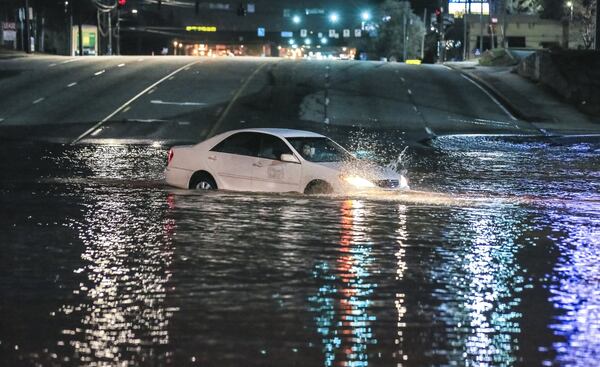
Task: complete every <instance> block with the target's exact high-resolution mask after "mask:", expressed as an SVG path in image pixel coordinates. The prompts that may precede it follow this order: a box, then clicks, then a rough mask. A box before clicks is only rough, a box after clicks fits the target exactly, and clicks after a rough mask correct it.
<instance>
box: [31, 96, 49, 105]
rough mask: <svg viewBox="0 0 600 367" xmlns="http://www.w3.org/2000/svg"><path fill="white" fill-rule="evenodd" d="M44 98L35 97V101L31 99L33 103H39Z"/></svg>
mask: <svg viewBox="0 0 600 367" xmlns="http://www.w3.org/2000/svg"><path fill="white" fill-rule="evenodd" d="M44 99H46V98H45V97H42V98H38V99H36V100H35V101H33V104H38V103H40V102H41V101H43V100H44Z"/></svg>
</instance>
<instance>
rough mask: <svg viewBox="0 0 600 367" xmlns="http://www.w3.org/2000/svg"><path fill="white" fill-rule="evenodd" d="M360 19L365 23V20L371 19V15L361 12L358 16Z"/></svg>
mask: <svg viewBox="0 0 600 367" xmlns="http://www.w3.org/2000/svg"><path fill="white" fill-rule="evenodd" d="M360 17H361V19H362V20H363V21H365V22H366V21H367V20H369V19H371V13H369V12H368V11H363V12H362V13H361V14H360Z"/></svg>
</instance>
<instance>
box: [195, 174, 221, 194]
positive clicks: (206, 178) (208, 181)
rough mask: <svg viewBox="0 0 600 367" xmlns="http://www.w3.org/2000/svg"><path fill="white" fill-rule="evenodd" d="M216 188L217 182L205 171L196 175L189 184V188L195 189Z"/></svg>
mask: <svg viewBox="0 0 600 367" xmlns="http://www.w3.org/2000/svg"><path fill="white" fill-rule="evenodd" d="M217 188H218V187H217V183H216V182H215V180H214V179H213V178H212V177H211V176H210V175H209V174H207V173H203V174H200V175H197V176H196V177H194V178H193V179H192V182H191V184H190V189H195V190H216V189H217Z"/></svg>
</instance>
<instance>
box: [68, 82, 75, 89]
mask: <svg viewBox="0 0 600 367" xmlns="http://www.w3.org/2000/svg"><path fill="white" fill-rule="evenodd" d="M76 85H77V82H73V83H71V84H69V85H67V88H71V87H74V86H76Z"/></svg>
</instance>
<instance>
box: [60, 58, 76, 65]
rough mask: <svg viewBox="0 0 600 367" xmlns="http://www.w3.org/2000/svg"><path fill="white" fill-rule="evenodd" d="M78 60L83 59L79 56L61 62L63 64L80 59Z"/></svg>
mask: <svg viewBox="0 0 600 367" xmlns="http://www.w3.org/2000/svg"><path fill="white" fill-rule="evenodd" d="M78 60H81V59H79V58H74V59H69V60H66V61H63V62H61V64H68V63H70V62H74V61H78Z"/></svg>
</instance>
